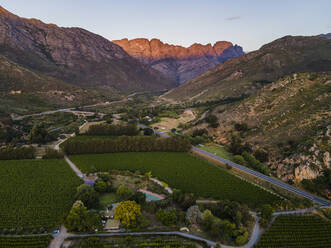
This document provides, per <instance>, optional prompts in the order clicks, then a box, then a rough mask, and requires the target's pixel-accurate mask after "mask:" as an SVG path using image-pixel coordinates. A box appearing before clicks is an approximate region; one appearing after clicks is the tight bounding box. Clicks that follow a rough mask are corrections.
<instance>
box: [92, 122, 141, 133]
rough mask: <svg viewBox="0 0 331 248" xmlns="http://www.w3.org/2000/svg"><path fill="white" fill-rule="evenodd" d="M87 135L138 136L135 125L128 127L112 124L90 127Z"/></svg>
mask: <svg viewBox="0 0 331 248" xmlns="http://www.w3.org/2000/svg"><path fill="white" fill-rule="evenodd" d="M86 134H87V135H96V136H102V135H107V136H122V135H126V136H134V135H137V134H138V129H137V126H136V125H134V124H128V125H111V124H98V125H92V126H90V127H89V129H88V131H87V132H86Z"/></svg>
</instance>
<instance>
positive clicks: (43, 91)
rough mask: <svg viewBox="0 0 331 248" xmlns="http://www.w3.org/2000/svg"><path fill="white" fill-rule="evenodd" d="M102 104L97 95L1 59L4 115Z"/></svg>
mask: <svg viewBox="0 0 331 248" xmlns="http://www.w3.org/2000/svg"><path fill="white" fill-rule="evenodd" d="M102 100H103V98H102V96H101V95H100V94H99V93H97V92H95V91H91V90H90V91H87V90H84V89H82V88H80V87H78V86H73V85H70V84H67V83H64V82H63V81H60V80H57V79H55V78H52V77H49V76H45V75H43V74H41V73H36V72H33V71H31V70H28V69H26V68H23V67H21V66H19V65H17V64H15V63H13V62H11V61H9V60H8V59H7V58H5V57H0V113H16V114H23V113H30V112H35V111H42V110H46V109H52V108H56V107H67V106H80V105H84V104H89V103H93V102H98V101H102Z"/></svg>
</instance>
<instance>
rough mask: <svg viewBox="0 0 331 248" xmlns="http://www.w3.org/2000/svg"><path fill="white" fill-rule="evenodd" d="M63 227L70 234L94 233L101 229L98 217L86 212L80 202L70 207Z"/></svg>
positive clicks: (88, 211)
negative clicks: (73, 232)
mask: <svg viewBox="0 0 331 248" xmlns="http://www.w3.org/2000/svg"><path fill="white" fill-rule="evenodd" d="M64 225H65V227H66V228H67V229H68V231H70V232H72V231H75V232H94V231H95V230H101V229H102V224H101V218H100V216H99V215H98V214H96V213H94V212H92V211H90V210H87V208H86V207H85V206H84V203H83V202H81V201H76V202H75V204H74V205H73V206H72V208H71V210H70V213H69V214H68V216H67V218H66V219H65V221H64Z"/></svg>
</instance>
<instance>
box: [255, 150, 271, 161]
mask: <svg viewBox="0 0 331 248" xmlns="http://www.w3.org/2000/svg"><path fill="white" fill-rule="evenodd" d="M254 157H255V158H256V159H257V160H259V161H260V162H262V163H265V162H267V161H268V158H269V154H268V153H267V152H265V151H262V150H257V151H255V152H254Z"/></svg>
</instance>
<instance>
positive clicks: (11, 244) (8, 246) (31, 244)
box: [0, 235, 52, 248]
mask: <svg viewBox="0 0 331 248" xmlns="http://www.w3.org/2000/svg"><path fill="white" fill-rule="evenodd" d="M51 240H52V236H51V235H43V236H34V237H10V236H7V237H5V236H2V237H0V247H1V248H47V247H48V245H49V242H50V241H51Z"/></svg>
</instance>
